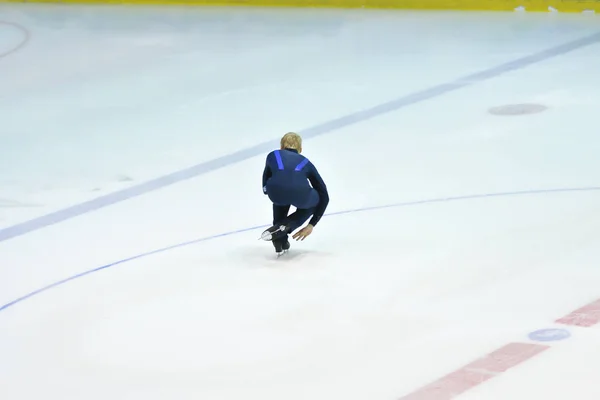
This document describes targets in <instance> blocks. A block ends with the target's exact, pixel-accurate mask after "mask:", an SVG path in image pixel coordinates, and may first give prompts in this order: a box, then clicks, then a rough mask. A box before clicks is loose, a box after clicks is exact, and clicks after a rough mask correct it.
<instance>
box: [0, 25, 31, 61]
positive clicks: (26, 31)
mask: <svg viewBox="0 0 600 400" xmlns="http://www.w3.org/2000/svg"><path fill="white" fill-rule="evenodd" d="M0 25H6V26H10V27H13V28H15V29H16V30H18V31H20V32H21V33H22V34H23V37H22V39H21V42H20V43H19V44H17V45H16V46H15V47H13V48H12V49H9V50H6V51H5V52H3V53H0V59H2V58H6V57H8V56H10V55H12V54H14V53H16V52H18V51H20V50H23V48H24V47H25V46H27V45H28V44H29V41H30V40H31V32H29V29H27V28H25V27H24V26H23V25H19V24H17V23H15V22H10V21H2V20H0Z"/></svg>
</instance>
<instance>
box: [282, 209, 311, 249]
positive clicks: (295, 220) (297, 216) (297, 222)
mask: <svg viewBox="0 0 600 400" xmlns="http://www.w3.org/2000/svg"><path fill="white" fill-rule="evenodd" d="M290 207H291V206H278V205H276V204H273V225H277V224H282V225H287V226H288V232H289V233H291V232H293V231H295V230H296V229H298V228H299V227H301V226H302V224H304V223H305V222H306V220H307V219H308V218H310V216H311V215H312V214H313V212H314V211H315V209H314V208H306V209H297V210H296V211H294V212H293V213H292V214H291V215H289V216H288V212H290ZM286 240H287V235H285V237H284V238H283V239H282V241H284V242H285V241H286Z"/></svg>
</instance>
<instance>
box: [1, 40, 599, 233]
mask: <svg viewBox="0 0 600 400" xmlns="http://www.w3.org/2000/svg"><path fill="white" fill-rule="evenodd" d="M598 42H600V32H596V33H595V34H592V35H588V36H585V37H583V38H580V39H577V40H573V41H570V42H567V43H565V44H562V45H559V46H554V47H551V48H548V49H546V50H542V51H540V52H537V53H534V54H532V55H529V56H525V57H521V58H518V59H516V60H513V61H509V62H506V63H504V64H500V65H498V66H496V67H492V68H488V69H484V70H481V71H479V72H476V73H473V74H470V75H466V76H464V77H462V78H459V79H457V80H454V81H450V82H448V83H444V84H441V85H437V86H433V87H430V88H429V89H425V90H421V91H418V92H414V93H412V94H408V95H405V96H402V97H399V98H397V99H395V100H391V101H388V102H385V103H381V104H379V105H376V106H374V107H371V108H367V109H364V110H362V111H357V112H354V113H351V114H347V115H345V116H342V117H339V118H336V119H332V120H330V121H327V122H324V123H321V124H318V125H315V126H313V127H310V128H308V129H304V130H300V131H298V132H299V133H300V134H301V135H302V136H303V137H304V139H310V138H314V137H317V136H321V135H323V134H326V133H331V132H335V131H337V130H339V129H342V128H345V127H348V126H351V125H354V124H357V123H359V122H364V121H367V120H370V119H372V118H375V117H379V116H381V115H385V114H388V113H390V112H392V111H397V110H400V109H402V108H405V107H407V106H410V105H413V104H417V103H420V102H423V101H425V100H429V99H432V98H436V97H438V96H441V95H444V94H446V93H451V92H454V91H456V90H459V89H462V88H465V87H469V86H471V85H474V84H476V83H480V82H484V81H487V80H489V79H492V78H495V77H498V76H501V75H503V74H506V73H508V72H511V71H516V70H520V69H523V68H525V67H528V66H530V65H533V64H537V63H540V62H542V61H546V60H549V59H551V58H554V57H558V56H561V55H564V54H567V53H570V52H572V51H575V50H578V49H580V48H583V47H586V46H590V45H593V44H597V43H598ZM277 147H279V139H275V140H269V141H266V142H262V143H259V144H257V145H255V146H252V147H248V148H245V149H242V150H238V151H236V152H234V153H230V154H227V155H224V156H221V157H217V158H214V159H212V160H209V161H205V162H203V163H200V164H196V165H194V166H191V167H188V168H185V169H182V170H179V171H176V172H173V173H170V174H167V175H163V176H161V177H158V178H155V179H151V180H149V181H146V182H143V183H140V184H137V185H133V186H131V187H129V188H126V189H122V190H118V191H116V192H112V193H109V194H106V195H103V196H100V197H97V198H95V199H92V200H88V201H85V202H82V203H79V204H75V205H73V206H70V207H66V208H63V209H61V210H58V211H55V212H51V213H48V214H45V215H42V216H40V217H36V218H33V219H30V220H28V221H25V222H21V223H18V224H15V225H12V226H9V227H7V228H4V229H0V242H3V241H6V240H9V239H12V238H15V237H18V236H21V235H25V234H27V233H31V232H34V231H37V230H39V229H42V228H46V227H48V226H51V225H54V224H57V223H60V222H63V221H66V220H69V219H72V218H75V217H78V216H80V215H83V214H87V213H89V212H93V211H97V210H99V209H102V208H104V207H108V206H110V205H113V204H116V203H120V202H122V201H125V200H129V199H132V198H134V197H138V196H141V195H143V194H146V193H150V192H154V191H156V190H159V189H162V188H165V187H168V186H170V185H173V184H175V183H179V182H183V181H186V180H188V179H191V178H195V177H198V176H201V175H204V174H207V173H209V172H213V171H216V170H219V169H221V168H224V167H227V166H230V165H233V164H236V163H239V162H242V161H245V160H248V159H250V158H253V157H257V156H259V155H261V154H266V153H268V152H269V151H271V150H273V148H277Z"/></svg>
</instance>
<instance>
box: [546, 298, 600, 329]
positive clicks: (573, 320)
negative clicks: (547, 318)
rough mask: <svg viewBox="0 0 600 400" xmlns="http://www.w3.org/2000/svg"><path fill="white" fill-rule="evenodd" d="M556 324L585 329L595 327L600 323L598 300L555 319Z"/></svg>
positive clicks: (599, 300) (599, 302) (599, 301)
mask: <svg viewBox="0 0 600 400" xmlns="http://www.w3.org/2000/svg"><path fill="white" fill-rule="evenodd" d="M556 322H557V323H559V324H563V325H572V326H582V327H585V328H589V327H591V326H594V325H596V324H597V323H599V322H600V299H598V300H596V301H594V302H592V303H590V304H587V305H585V306H583V307H581V308H579V309H577V310H575V311H573V312H572V313H570V314H568V315H565V316H564V317H562V318H560V319H557V320H556Z"/></svg>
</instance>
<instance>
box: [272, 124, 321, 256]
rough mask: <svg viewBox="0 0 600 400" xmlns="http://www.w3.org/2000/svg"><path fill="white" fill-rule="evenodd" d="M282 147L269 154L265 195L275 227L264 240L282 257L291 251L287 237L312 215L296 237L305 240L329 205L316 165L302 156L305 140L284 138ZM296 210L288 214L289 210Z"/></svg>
mask: <svg viewBox="0 0 600 400" xmlns="http://www.w3.org/2000/svg"><path fill="white" fill-rule="evenodd" d="M280 145H281V148H280V149H279V150H275V151H272V152H270V153H269V154H268V155H267V160H266V165H265V169H264V172H263V178H262V186H263V193H264V194H266V195H268V196H269V199H270V200H271V202H272V203H273V226H272V227H271V228H269V229H267V230H266V231H264V232H263V234H262V236H261V238H262V239H263V240H270V241H272V243H273V246H274V247H275V252H276V253H277V254H278V255H281V254H282V252H284V251H287V250H288V249H289V248H290V242H289V240H288V234H290V233H292V232H294V231H295V230H296V229H298V228H300V227H301V226H302V225H303V224H304V223H305V222H306V221H307V220H308V218H309V217H310V216H311V215H312V218H311V220H310V221H309V223H308V225H307V226H305V227H304V228H302V229H300V230H299V231H297V232H296V233H294V234H293V236H292V237H293V238H294V239H296V240H304V239H306V238H307V237H308V236H309V235H310V234H311V233H312V231H313V229H314V227H315V226H316V225H317V224H318V223H319V221H320V220H321V217H323V214H324V213H325V209H326V208H327V205H328V204H329V194H328V193H327V186H326V185H325V182H324V181H323V179H322V178H321V175H319V172H318V171H317V169H316V168H315V166H314V165H313V164H312V163H311V162H310V161H309V160H308V158H306V157H304V156H303V155H301V153H302V137H301V136H300V135H298V134H297V133H294V132H289V133H286V134H285V135H284V136H283V137H282V138H281V143H280ZM291 206H294V207H295V208H296V211H295V212H294V213H292V214H291V215H288V213H289V211H290V207H291Z"/></svg>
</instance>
